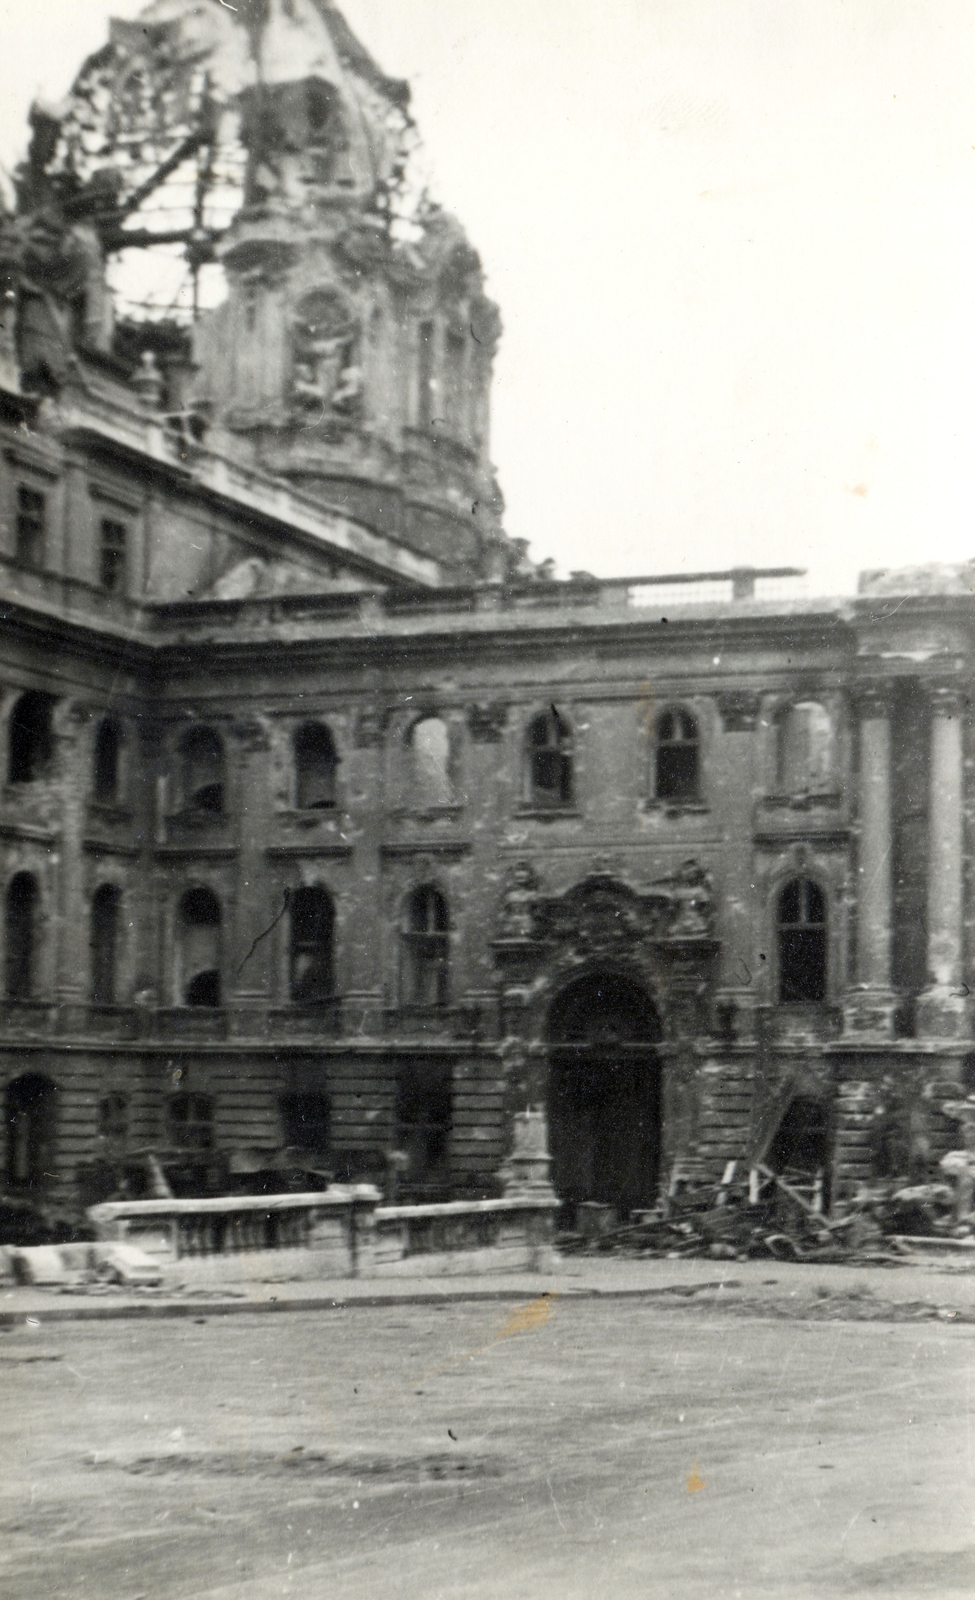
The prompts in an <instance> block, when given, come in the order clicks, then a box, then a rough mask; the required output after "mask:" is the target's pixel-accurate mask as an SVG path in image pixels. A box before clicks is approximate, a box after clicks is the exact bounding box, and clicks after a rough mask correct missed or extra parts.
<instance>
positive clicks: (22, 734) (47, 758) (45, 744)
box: [7, 689, 54, 783]
mask: <svg viewBox="0 0 975 1600" xmlns="http://www.w3.org/2000/svg"><path fill="white" fill-rule="evenodd" d="M53 706H54V702H53V700H52V699H51V697H50V695H47V694H41V693H39V692H38V691H37V690H36V689H29V690H28V691H27V693H26V694H22V695H21V697H20V699H19V700H18V701H17V704H16V705H15V706H14V708H13V710H12V711H11V713H10V722H9V725H8V767H7V771H8V775H9V778H10V782H11V783H34V782H35V781H36V780H37V779H38V778H43V777H46V776H47V773H48V770H49V768H50V765H51V757H52V756H53V754H54V732H53V729H52V726H51V714H52V710H53Z"/></svg>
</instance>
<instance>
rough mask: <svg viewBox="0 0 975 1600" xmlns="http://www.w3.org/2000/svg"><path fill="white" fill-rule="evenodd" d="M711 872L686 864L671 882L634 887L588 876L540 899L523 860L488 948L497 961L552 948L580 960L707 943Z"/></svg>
mask: <svg viewBox="0 0 975 1600" xmlns="http://www.w3.org/2000/svg"><path fill="white" fill-rule="evenodd" d="M712 931H713V890H712V885H711V878H710V874H709V873H708V872H707V871H706V869H705V868H703V867H702V866H701V865H700V864H699V863H698V862H696V861H687V862H685V863H684V864H683V866H681V867H680V868H678V870H677V871H676V872H675V873H673V874H672V875H671V876H670V877H667V878H662V879H660V880H659V881H658V882H656V883H652V884H649V885H647V886H646V887H645V888H636V887H634V886H632V885H631V884H628V883H626V882H624V881H623V880H622V879H621V878H619V877H616V876H615V875H613V874H611V873H608V872H593V873H590V874H589V876H588V877H586V878H584V879H583V880H582V881H581V882H579V883H577V884H574V885H573V886H572V887H571V888H570V889H567V890H566V891H565V892H564V893H562V894H545V893H544V892H543V891H542V890H541V888H540V886H539V882H538V878H537V875H536V873H535V871H534V869H533V868H532V866H531V865H530V864H529V863H528V862H519V863H518V865H517V866H516V867H515V868H514V869H513V871H512V874H511V878H510V880H509V883H508V887H507V889H506V890H505V895H504V900H503V903H502V908H501V914H500V917H499V919H498V937H497V939H496V940H495V944H494V949H495V954H496V956H497V957H498V958H499V959H501V960H504V959H506V958H507V959H510V958H518V959H520V960H522V961H523V960H525V959H530V958H531V957H532V956H533V955H534V957H535V958H536V959H540V958H541V957H542V956H543V954H544V953H545V952H548V953H551V952H553V951H554V950H556V949H561V950H563V951H566V950H568V951H571V952H573V953H574V954H575V955H576V956H577V957H578V958H580V959H589V958H591V957H596V956H611V955H624V954H636V953H637V952H638V951H639V950H640V949H641V948H648V947H650V946H653V945H657V946H674V947H676V948H684V947H686V946H688V945H690V946H692V947H693V946H701V947H703V946H710V944H711V942H712Z"/></svg>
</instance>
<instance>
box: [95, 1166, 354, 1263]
mask: <svg viewBox="0 0 975 1600" xmlns="http://www.w3.org/2000/svg"><path fill="white" fill-rule="evenodd" d="M379 1200H380V1194H379V1190H378V1189H374V1188H373V1187H372V1185H371V1184H351V1185H335V1184H333V1185H332V1186H331V1187H330V1188H329V1189H327V1190H322V1191H319V1192H317V1193H311V1194H273V1195H229V1196H222V1197H221V1198H219V1199H212V1200H109V1201H105V1202H104V1203H103V1204H101V1205H97V1206H91V1207H89V1210H88V1216H89V1217H90V1219H91V1221H92V1222H93V1223H94V1224H95V1227H96V1228H97V1230H98V1235H99V1238H101V1239H113V1240H126V1241H127V1242H129V1243H131V1244H136V1245H138V1246H139V1247H140V1249H142V1250H144V1251H145V1252H146V1254H147V1255H150V1256H153V1257H155V1258H156V1259H157V1260H158V1261H159V1263H160V1265H162V1266H163V1267H176V1266H177V1265H178V1266H179V1269H180V1275H181V1276H185V1275H186V1272H187V1266H188V1264H190V1263H193V1264H195V1266H196V1267H197V1268H198V1270H193V1271H191V1272H190V1276H191V1277H193V1278H195V1279H204V1278H206V1277H208V1276H214V1277H216V1278H218V1279H220V1281H226V1280H227V1279H228V1278H232V1277H234V1276H239V1277H242V1278H257V1277H259V1276H260V1272H259V1270H258V1269H259V1267H260V1266H261V1265H262V1263H261V1262H259V1261H258V1260H257V1259H256V1258H257V1257H258V1256H275V1257H277V1256H280V1255H281V1254H282V1253H284V1252H286V1253H287V1254H288V1255H289V1257H291V1256H297V1257H298V1258H299V1259H298V1260H296V1261H295V1260H289V1261H288V1262H284V1261H281V1262H280V1263H279V1266H280V1268H282V1269H283V1268H284V1267H287V1268H288V1272H287V1275H288V1276H293V1277H308V1278H354V1277H357V1276H358V1275H359V1271H360V1256H361V1255H363V1254H366V1255H368V1249H369V1243H370V1240H371V1235H372V1216H373V1213H374V1212H375V1210H376V1207H377V1206H378V1204H379ZM234 1261H236V1263H237V1266H238V1269H239V1270H238V1271H237V1272H235V1271H234V1270H233V1269H232V1264H233V1262H234ZM248 1263H249V1264H248ZM228 1267H229V1268H230V1270H228Z"/></svg>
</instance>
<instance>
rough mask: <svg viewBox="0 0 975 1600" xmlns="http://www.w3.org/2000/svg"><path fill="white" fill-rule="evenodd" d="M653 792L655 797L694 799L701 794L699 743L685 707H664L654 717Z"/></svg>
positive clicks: (694, 725)
mask: <svg viewBox="0 0 975 1600" xmlns="http://www.w3.org/2000/svg"><path fill="white" fill-rule="evenodd" d="M654 755H655V785H654V793H655V795H656V798H657V799H658V800H667V801H671V802H680V801H694V800H697V799H698V798H699V794H700V743H699V740H698V731H697V723H696V722H695V720H694V718H693V717H692V716H691V714H690V712H688V711H680V710H673V711H665V712H664V713H663V715H662V716H661V717H660V718H659V719H658V721H657V740H656V748H655V752H654Z"/></svg>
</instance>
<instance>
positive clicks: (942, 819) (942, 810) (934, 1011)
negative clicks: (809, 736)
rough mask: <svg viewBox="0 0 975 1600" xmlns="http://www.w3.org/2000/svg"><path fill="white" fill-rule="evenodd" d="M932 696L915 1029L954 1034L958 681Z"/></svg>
mask: <svg viewBox="0 0 975 1600" xmlns="http://www.w3.org/2000/svg"><path fill="white" fill-rule="evenodd" d="M929 692H930V696H931V758H930V791H929V800H928V987H927V988H926V989H925V991H924V993H923V994H921V995H919V996H918V1003H917V1024H916V1026H917V1032H918V1034H919V1035H925V1034H928V1035H932V1036H934V1037H936V1038H951V1039H956V1038H960V1037H963V1036H964V1035H966V1034H967V1031H968V1011H969V1007H968V1004H967V1000H966V998H965V986H964V983H963V976H962V969H963V962H964V909H963V900H962V881H963V880H962V839H963V808H962V799H963V789H962V785H963V777H964V768H963V744H962V726H963V725H962V700H963V694H962V689H961V686H960V685H959V684H954V683H952V684H935V685H932V687H931V688H930V691H929Z"/></svg>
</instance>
